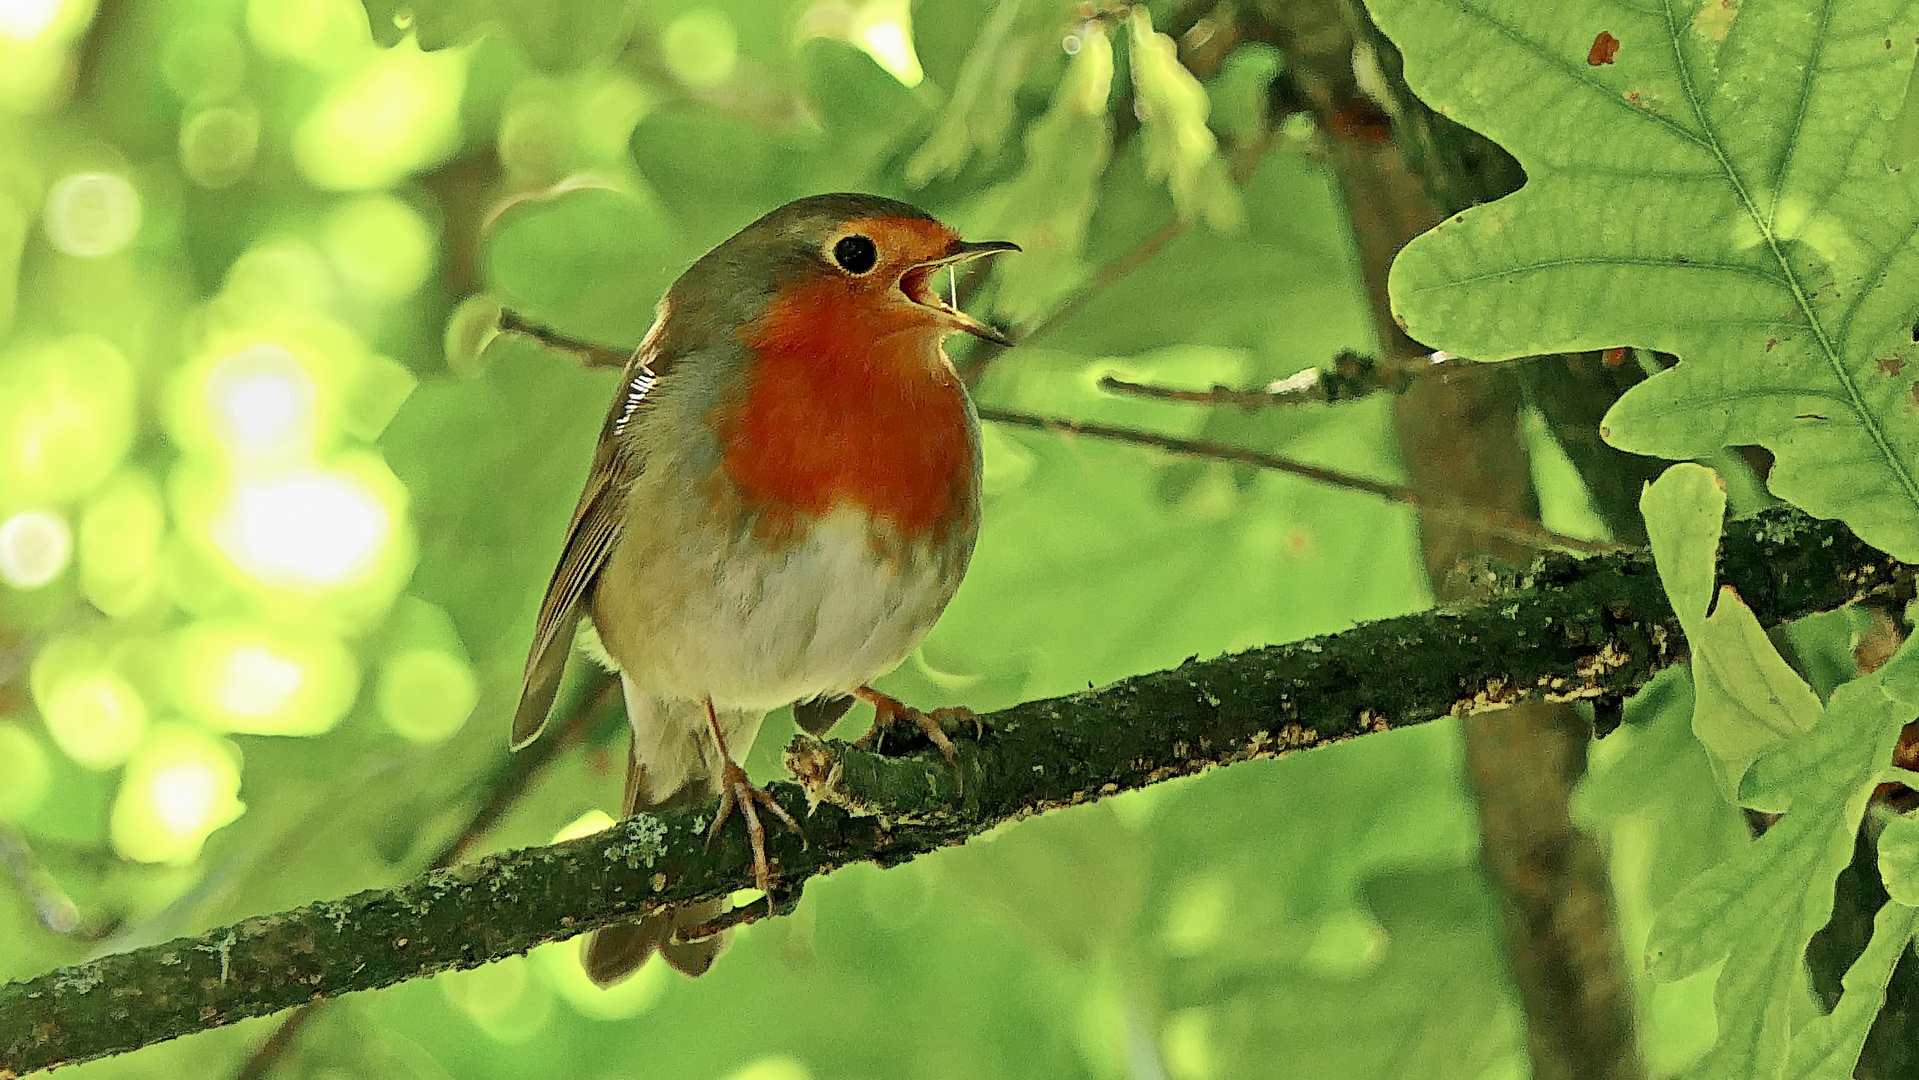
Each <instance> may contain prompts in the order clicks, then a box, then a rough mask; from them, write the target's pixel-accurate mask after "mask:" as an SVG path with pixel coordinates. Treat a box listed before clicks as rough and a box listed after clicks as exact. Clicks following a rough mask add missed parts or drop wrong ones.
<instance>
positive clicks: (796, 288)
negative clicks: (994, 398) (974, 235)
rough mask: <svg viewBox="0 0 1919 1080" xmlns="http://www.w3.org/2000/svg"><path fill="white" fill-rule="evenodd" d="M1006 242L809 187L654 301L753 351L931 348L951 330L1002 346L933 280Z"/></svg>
mask: <svg viewBox="0 0 1919 1080" xmlns="http://www.w3.org/2000/svg"><path fill="white" fill-rule="evenodd" d="M1018 250H1019V248H1018V246H1017V245H1014V244H1011V243H1007V242H1005V241H989V242H985V243H969V242H967V241H965V240H962V239H960V237H959V234H958V233H956V232H954V231H953V230H952V229H951V228H949V227H948V226H946V225H944V224H942V223H940V222H939V221H937V220H935V219H934V218H933V217H932V216H930V215H928V214H927V213H926V212H925V211H923V210H920V209H918V208H916V207H913V206H909V205H908V204H906V203H903V202H897V201H895V200H892V199H885V198H880V197H878V196H874V195H852V194H839V195H816V196H813V197H811V198H805V199H800V200H798V201H796V202H791V203H788V204H786V205H785V206H782V207H780V208H779V209H777V210H775V211H773V212H772V213H770V214H767V215H766V216H765V217H763V218H761V219H759V220H758V221H756V222H754V223H753V224H751V225H748V226H747V227H746V228H744V229H742V230H740V232H739V233H738V234H736V235H735V236H733V238H732V239H730V240H728V241H726V242H725V243H723V244H721V245H720V246H719V247H717V248H714V249H713V250H712V251H711V252H709V253H708V254H707V255H706V256H705V257H704V258H702V259H700V261H699V262H697V263H695V264H694V265H693V266H692V268H690V269H688V270H687V272H686V274H685V275H683V276H682V277H681V278H680V280H679V281H678V282H676V283H675V284H674V286H673V289H672V290H671V291H670V292H669V293H668V295H667V299H666V308H667V310H668V311H669V312H671V313H672V315H671V316H670V317H673V318H682V319H685V320H686V321H689V322H694V323H696V325H695V326H692V327H689V328H688V329H691V330H693V331H694V333H695V334H696V335H698V336H705V333H723V332H726V331H727V330H729V329H731V330H732V331H734V333H735V335H736V336H737V337H738V338H740V339H742V340H744V341H745V342H746V343H747V344H749V345H751V346H752V347H754V348H755V349H756V350H758V351H761V352H762V353H764V352H765V351H766V350H767V349H789V350H790V349H799V350H810V351H811V353H813V354H814V358H815V359H817V360H819V361H822V362H829V361H833V360H836V359H847V358H855V357H868V356H871V355H874V354H875V353H876V352H877V353H888V352H904V353H908V354H916V355H917V354H931V353H935V352H936V351H937V347H938V344H939V341H940V340H941V339H942V338H944V337H945V336H946V335H948V334H950V333H953V332H955V331H959V332H962V333H967V334H972V335H974V336H976V337H979V338H983V339H985V340H987V341H990V342H993V343H995V344H998V345H1011V344H1012V342H1011V340H1010V339H1008V338H1007V337H1006V335H1005V334H1004V333H1002V332H1001V331H999V330H998V329H996V328H994V327H992V326H990V325H988V324H987V323H985V322H982V321H980V320H979V319H976V318H974V317H973V316H971V315H968V314H967V313H965V312H964V311H961V310H959V308H958V307H957V306H955V305H954V304H952V303H950V302H949V301H948V300H947V299H946V297H945V296H944V295H942V284H943V283H942V282H941V281H940V280H939V278H940V273H941V271H943V270H945V269H947V268H949V267H952V266H954V265H956V264H959V263H963V262H967V261H969V260H972V259H976V258H979V257H981V256H984V255H992V254H995V253H998V252H1003V251H1018ZM722 308H724V309H730V310H720V309H722ZM702 332H704V333H702Z"/></svg>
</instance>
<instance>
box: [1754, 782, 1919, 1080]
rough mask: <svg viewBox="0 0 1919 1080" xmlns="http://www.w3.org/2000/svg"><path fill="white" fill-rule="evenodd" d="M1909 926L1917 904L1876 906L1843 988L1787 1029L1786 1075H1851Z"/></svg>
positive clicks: (1916, 921) (1837, 1079)
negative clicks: (1822, 1010)
mask: <svg viewBox="0 0 1919 1080" xmlns="http://www.w3.org/2000/svg"><path fill="white" fill-rule="evenodd" d="M1902 820H1903V819H1902ZM1881 851H1882V853H1883V851H1884V849H1883V848H1882V849H1881ZM1915 931H1919V908H1913V907H1908V906H1906V905H1905V904H1903V903H1892V904H1887V905H1886V906H1884V907H1882V908H1880V909H1879V914H1878V915H1877V916H1875V917H1874V918H1873V920H1872V940H1871V941H1869V942H1867V943H1866V951H1865V952H1863V953H1860V954H1859V959H1857V960H1855V961H1853V964H1852V966H1851V967H1850V968H1847V969H1846V974H1845V977H1844V978H1843V979H1842V980H1841V981H1840V985H1841V986H1843V987H1844V988H1845V992H1844V993H1843V994H1841V995H1840V997H1839V1004H1838V1005H1836V1006H1834V1007H1833V1010H1832V1012H1830V1013H1828V1014H1827V1015H1825V1016H1820V1017H1815V1018H1813V1019H1812V1020H1811V1021H1809V1022H1807V1024H1806V1026H1805V1027H1803V1028H1801V1029H1800V1030H1799V1031H1798V1033H1796V1034H1795V1035H1793V1037H1792V1056H1791V1059H1790V1064H1788V1065H1787V1067H1786V1075H1787V1076H1788V1077H1790V1078H1791V1080H1851V1077H1852V1074H1853V1069H1854V1066H1856V1065H1857V1064H1858V1063H1859V1054H1860V1052H1861V1051H1863V1050H1864V1049H1865V1047H1866V1035H1867V1034H1868V1033H1870V1032H1871V1031H1872V1022H1873V1020H1874V1019H1875V1018H1877V1017H1878V1015H1879V1009H1880V1007H1881V1006H1882V1005H1884V1004H1885V1000H1886V984H1887V983H1889V982H1891V981H1892V969H1893V968H1894V967H1896V966H1897V965H1898V963H1899V959H1900V957H1902V956H1904V955H1905V953H1906V944H1907V943H1908V942H1910V941H1911V940H1912V936H1913V933H1914V932H1915Z"/></svg>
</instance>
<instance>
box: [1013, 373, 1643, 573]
mask: <svg viewBox="0 0 1919 1080" xmlns="http://www.w3.org/2000/svg"><path fill="white" fill-rule="evenodd" d="M979 416H980V419H981V420H985V421H988V422H990V423H995V424H1011V425H1014V426H1016V427H1029V428H1037V429H1039V430H1041V431H1051V432H1055V433H1057V434H1060V435H1087V436H1091V437H1093V438H1096V439H1112V440H1114V441H1116V442H1128V443H1133V444H1134V445H1137V446H1152V447H1157V448H1158V449H1161V450H1167V451H1170V452H1172V453H1176V454H1186V455H1189V456H1191V457H1199V458H1208V459H1211V460H1215V461H1232V462H1237V463H1239V464H1241V465H1256V466H1258V467H1260V468H1262V469H1272V470H1275V471H1277V472H1283V473H1290V474H1292V475H1293V476H1299V477H1304V478H1305V479H1308V480H1317V481H1319V482H1320V483H1323V484H1332V485H1334V486H1335V487H1343V488H1351V489H1352V490H1354V491H1363V492H1366V493H1367V494H1369V495H1377V496H1379V497H1380V498H1382V499H1386V500H1389V501H1391V502H1396V503H1403V504H1405V505H1407V506H1410V507H1412V508H1413V509H1414V510H1416V511H1418V512H1419V515H1420V516H1421V517H1424V518H1429V519H1431V520H1435V521H1445V522H1449V523H1454V524H1458V525H1461V526H1463V527H1466V528H1469V529H1479V530H1483V531H1485V532H1487V533H1489V534H1491V535H1493V536H1499V537H1504V538H1506V539H1508V540H1511V541H1512V542H1514V543H1517V544H1521V545H1524V546H1527V547H1534V548H1541V547H1543V548H1562V549H1564V550H1567V551H1582V552H1588V553H1595V554H1598V553H1604V552H1608V551H1617V550H1619V549H1618V546H1617V545H1615V544H1608V543H1605V542H1604V541H1600V540H1585V539H1581V538H1580V537H1577V536H1567V535H1566V534H1564V533H1557V532H1553V531H1552V530H1551V529H1548V528H1546V527H1545V526H1543V525H1541V524H1539V523H1538V522H1537V521H1528V520H1525V519H1522V518H1518V517H1515V516H1513V515H1511V514H1503V513H1499V512H1497V511H1490V510H1485V509H1481V508H1478V507H1473V506H1463V505H1459V504H1442V503H1435V502H1433V501H1432V500H1431V499H1428V498H1426V497H1424V496H1422V495H1420V494H1419V492H1418V491H1416V490H1414V489H1413V488H1411V487H1408V486H1406V485H1404V484H1388V483H1385V482H1383V481H1379V480H1370V479H1367V478H1366V477H1363V476H1354V475H1353V474H1351V473H1343V472H1338V471H1335V470H1333V469H1325V468H1321V467H1319V466H1317V465H1308V464H1306V463H1305V462H1302V461H1294V460H1293V459H1291V458H1284V457H1280V456H1278V455H1277V454H1268V453H1264V452H1262V451H1259V450H1248V449H1246V448H1244V447H1239V446H1227V445H1225V444H1223V443H1213V442H1203V441H1200V440H1198V439H1181V438H1177V437H1175V436H1172V435H1158V434H1154V433H1153V432H1150V431H1135V430H1133V429H1131V428H1121V427H1112V426H1110V425H1107V424H1095V423H1091V422H1088V421H1081V420H1066V419H1061V418H1057V417H1048V416H1033V415H1031V414H1029V413H1022V412H1014V411H1012V410H1009V409H990V408H988V409H981V410H979Z"/></svg>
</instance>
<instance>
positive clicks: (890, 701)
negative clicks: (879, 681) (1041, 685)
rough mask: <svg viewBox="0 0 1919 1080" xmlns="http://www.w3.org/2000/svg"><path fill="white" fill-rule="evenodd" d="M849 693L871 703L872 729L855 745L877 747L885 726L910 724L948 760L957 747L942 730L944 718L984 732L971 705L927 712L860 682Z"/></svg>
mask: <svg viewBox="0 0 1919 1080" xmlns="http://www.w3.org/2000/svg"><path fill="white" fill-rule="evenodd" d="M853 696H855V697H857V698H859V699H860V700H861V701H864V702H866V703H867V704H868V705H871V706H873V727H872V730H870V731H868V732H867V733H866V734H864V735H862V736H860V737H859V738H858V739H856V740H855V741H854V743H853V745H855V746H864V747H867V748H869V749H872V750H878V749H879V748H880V743H881V742H882V741H883V740H884V739H885V738H886V730H887V729H888V728H890V727H892V726H893V725H895V724H912V725H913V726H914V727H916V728H918V729H920V731H922V732H924V733H925V735H926V737H927V739H928V740H930V741H931V742H932V744H933V745H934V746H937V747H939V751H940V754H941V755H942V756H944V757H945V758H946V760H947V762H948V763H949V764H950V763H952V762H953V761H955V760H956V759H957V755H958V753H959V749H958V748H957V747H955V746H954V745H953V738H952V736H950V735H948V734H947V733H946V724H947V722H948V721H952V720H957V721H970V722H971V723H972V725H973V735H974V737H975V738H978V737H980V736H983V735H985V734H986V725H985V724H983V723H981V722H980V718H979V717H978V716H976V715H974V713H973V710H971V709H966V708H960V707H953V708H947V709H934V710H933V711H932V712H930V713H929V712H921V711H919V710H918V709H915V708H913V707H912V706H911V705H908V704H906V703H904V702H902V701H901V700H900V699H898V698H896V697H891V696H889V695H886V694H882V693H880V692H879V691H878V690H875V689H873V688H872V687H870V686H862V687H860V688H859V689H857V690H855V691H853Z"/></svg>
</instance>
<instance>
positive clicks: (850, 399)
mask: <svg viewBox="0 0 1919 1080" xmlns="http://www.w3.org/2000/svg"><path fill="white" fill-rule="evenodd" d="M864 284H865V283H863V282H855V281H845V280H841V279H832V278H827V279H820V280H816V281H811V282H805V283H802V284H799V285H796V286H792V287H789V288H787V289H786V290H785V291H784V292H783V293H782V294H781V295H780V296H779V297H778V298H776V299H775V300H774V301H773V303H772V304H771V305H769V307H768V309H767V312H766V314H765V315H763V316H761V318H760V319H758V320H756V321H755V322H753V323H751V324H749V325H748V326H747V327H746V328H745V329H744V330H743V331H742V335H741V336H742V338H743V339H744V341H745V343H746V344H747V345H748V346H749V347H750V348H752V349H753V350H754V352H755V353H756V354H757V356H758V362H757V364H756V365H754V367H753V369H752V373H751V375H750V376H749V378H750V380H751V381H750V382H749V383H747V384H746V385H745V386H744V388H743V390H742V392H741V393H740V394H738V395H736V396H735V397H734V398H733V400H730V401H729V402H727V403H726V404H725V405H723V406H721V409H720V412H719V414H718V415H717V416H716V417H715V420H716V422H717V427H718V430H719V432H720V436H721V439H722V442H723V445H724V458H723V468H724V469H725V471H726V475H727V477H728V478H729V479H731V480H732V481H733V484H734V486H735V488H736V489H737V490H738V491H739V493H740V494H741V496H742V497H743V498H744V499H745V500H746V501H747V503H748V504H749V505H751V506H753V507H754V508H756V509H758V510H760V511H761V512H762V513H763V514H767V515H769V516H770V518H771V520H770V521H768V522H767V525H769V526H771V527H773V528H780V527H782V526H784V525H790V524H796V523H797V522H795V521H794V520H793V519H794V518H795V516H796V515H820V514H825V513H827V512H829V511H832V510H834V509H836V508H840V507H854V508H858V509H860V510H863V511H865V512H866V513H867V514H869V515H870V516H872V517H873V518H875V519H878V520H881V521H885V522H887V523H889V524H891V525H892V526H893V527H894V528H896V529H897V530H899V531H900V533H902V534H903V535H905V536H907V537H920V536H925V535H929V534H932V535H943V534H944V533H945V531H946V530H947V529H948V528H950V527H951V526H952V524H953V523H954V522H955V521H957V520H959V519H960V517H961V516H963V515H964V514H965V513H966V512H968V510H969V507H968V504H967V501H966V500H967V499H968V497H969V494H970V492H971V488H972V475H971V473H972V468H973V455H974V450H973V443H972V437H971V434H970V432H969V430H968V427H967V423H966V406H965V397H964V392H963V391H962V390H961V388H960V385H959V380H958V379H957V378H955V377H954V376H953V373H952V372H951V371H950V370H948V368H947V366H946V365H945V364H944V363H942V362H938V360H937V357H938V349H939V343H940V340H941V338H942V337H943V336H944V333H943V331H942V330H941V329H940V328H938V327H937V326H934V325H931V324H930V323H928V322H927V321H925V320H923V319H921V318H918V317H916V316H915V313H913V312H912V311H911V310H910V309H908V310H899V309H898V307H897V306H896V305H890V304H875V303H872V302H871V301H870V300H863V299H862V297H861V295H860V293H859V292H858V291H857V290H858V289H859V287H860V286H862V285H864Z"/></svg>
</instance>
